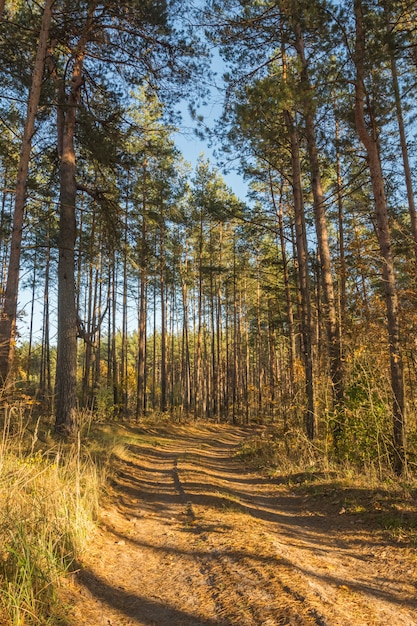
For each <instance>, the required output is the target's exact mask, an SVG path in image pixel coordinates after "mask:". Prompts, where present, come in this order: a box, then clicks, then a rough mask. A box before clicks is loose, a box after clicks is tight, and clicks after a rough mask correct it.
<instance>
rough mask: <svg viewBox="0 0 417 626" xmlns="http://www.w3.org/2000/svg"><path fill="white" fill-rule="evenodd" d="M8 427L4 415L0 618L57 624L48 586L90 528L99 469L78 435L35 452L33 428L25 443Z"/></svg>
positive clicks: (9, 622) (14, 623)
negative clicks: (68, 444)
mask: <svg viewBox="0 0 417 626" xmlns="http://www.w3.org/2000/svg"><path fill="white" fill-rule="evenodd" d="M13 428H15V425H13ZM13 428H12V425H11V423H10V420H9V419H8V418H7V416H6V419H5V422H4V428H3V434H2V439H1V443H0V501H1V502H2V506H1V509H0V623H1V624H4V626H28V625H35V624H42V625H47V624H57V623H59V610H58V608H57V606H56V589H57V587H58V585H59V580H60V577H61V576H62V575H63V574H64V573H65V571H67V570H68V568H70V567H71V564H72V563H73V562H74V561H75V560H76V559H77V557H78V556H79V555H80V553H81V551H82V550H83V548H84V547H85V544H86V541H87V540H88V538H89V536H90V534H91V531H92V529H93V527H94V519H95V518H96V516H97V511H98V506H99V495H100V491H101V488H102V485H103V482H104V472H103V469H102V468H101V469H100V467H99V466H98V465H97V464H96V463H95V462H93V460H92V459H91V457H90V456H89V455H88V454H86V452H85V450H84V449H83V447H82V446H81V443H80V440H79V439H78V441H76V442H75V443H73V444H72V445H70V446H64V445H63V444H56V445H55V446H53V447H51V446H49V447H48V448H47V449H45V450H43V449H42V448H41V447H40V445H39V441H37V434H36V435H35V433H36V432H37V427H36V426H35V429H33V428H32V429H31V433H32V434H31V437H32V441H30V437H29V440H28V429H24V428H21V430H20V432H13V434H11V433H12V430H13ZM35 437H36V441H35ZM35 444H36V445H35Z"/></svg>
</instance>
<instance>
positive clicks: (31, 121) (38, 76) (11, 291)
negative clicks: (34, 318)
mask: <svg viewBox="0 0 417 626" xmlns="http://www.w3.org/2000/svg"><path fill="white" fill-rule="evenodd" d="M53 4H54V0H46V2H45V6H44V10H43V15H42V24H41V30H40V33H39V42H38V49H37V52H36V58H35V66H34V69H33V75H32V86H31V90H30V94H29V100H28V106H27V112H26V121H25V127H24V130H23V139H22V146H21V150H20V158H19V168H18V172H17V180H16V196H15V206H14V213H13V229H12V238H11V245H10V258H9V268H8V274H7V283H6V291H5V295H4V305H3V310H2V311H1V316H0V382H1V383H3V384H6V381H7V378H8V374H9V371H10V367H11V364H12V361H13V356H14V346H15V335H16V315H17V299H18V289H19V273H20V257H21V247H22V233H23V219H24V213H25V203H26V186H27V178H28V173H29V162H30V153H31V149H32V137H33V133H34V129H35V119H36V113H37V109H38V104H39V98H40V94H41V87H42V79H43V72H44V67H45V57H46V51H47V45H48V40H49V30H50V26H51V19H52V5H53ZM3 8H4V2H2V3H0V19H1V13H2V11H3Z"/></svg>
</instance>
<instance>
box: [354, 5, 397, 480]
mask: <svg viewBox="0 0 417 626" xmlns="http://www.w3.org/2000/svg"><path fill="white" fill-rule="evenodd" d="M354 10H355V20H356V40H355V53H354V62H355V66H356V81H355V122H356V128H357V132H358V135H359V138H360V140H361V141H362V143H363V145H364V147H365V150H366V154H367V158H368V165H369V172H370V176H371V184H372V190H373V194H374V203H375V217H376V226H377V228H376V230H377V235H378V242H379V249H380V254H381V258H382V279H383V285H384V291H385V302H386V309H387V325H388V335H389V344H390V366H391V385H392V391H393V396H394V402H393V449H394V455H393V463H394V469H395V471H396V473H397V474H399V475H400V474H401V473H402V472H403V470H404V467H405V462H406V456H405V402H404V373H403V360H402V354H401V344H400V327H399V313H398V295H397V287H396V282H395V272H394V261H393V255H392V248H391V234H390V229H389V218H388V207H387V201H386V197H385V186H384V178H383V173H382V167H381V160H380V155H379V146H378V137H377V133H376V129H375V126H374V124H373V123H372V128H371V130H370V131H369V130H368V127H367V123H366V117H365V106H364V103H365V96H366V91H365V69H364V61H365V36H364V31H363V13H362V3H361V0H354ZM367 110H368V114H370V115H371V116H372V110H371V108H370V103H369V101H368V103H367ZM371 121H372V122H373V118H372V120H371Z"/></svg>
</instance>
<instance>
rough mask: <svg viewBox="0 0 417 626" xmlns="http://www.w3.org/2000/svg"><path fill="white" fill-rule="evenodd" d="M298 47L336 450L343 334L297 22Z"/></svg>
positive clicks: (340, 429)
mask: <svg viewBox="0 0 417 626" xmlns="http://www.w3.org/2000/svg"><path fill="white" fill-rule="evenodd" d="M294 31H295V36H296V41H295V47H296V50H297V53H298V56H299V59H300V62H301V67H302V70H301V74H300V82H301V85H302V87H303V92H304V94H305V103H304V117H305V131H306V139H307V147H308V154H309V161H310V171H311V186H312V191H313V199H314V219H315V226H316V234H317V241H318V246H319V254H320V264H321V265H320V267H321V280H322V285H323V296H324V301H325V323H326V328H327V336H328V351H329V360H330V376H331V381H332V393H333V405H334V409H335V424H334V428H333V438H334V445H335V448H336V450H337V449H338V446H339V441H340V439H341V437H342V435H343V431H344V419H343V415H344V413H343V396H344V392H343V369H342V355H341V349H340V336H339V328H338V315H337V310H336V301H335V295H334V287H333V276H332V268H331V257H330V246H329V235H328V228H327V219H326V212H325V201H324V194H323V189H322V184H321V174H320V164H319V158H318V151H317V143H316V133H315V127H314V117H313V112H312V110H313V103H312V93H311V84H310V79H309V76H308V68H307V60H306V57H305V50H304V39H303V35H302V32H301V26H300V23H299V22H297V23H296V24H295V28H294Z"/></svg>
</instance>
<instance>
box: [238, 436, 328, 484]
mask: <svg viewBox="0 0 417 626" xmlns="http://www.w3.org/2000/svg"><path fill="white" fill-rule="evenodd" d="M237 455H238V457H240V458H241V459H242V460H244V461H245V462H246V463H248V464H249V465H251V466H252V467H255V468H257V469H261V470H263V471H266V472H267V473H268V474H275V473H276V472H277V471H279V472H280V473H281V474H285V473H294V472H301V471H303V472H305V471H308V470H310V471H317V470H322V471H324V470H327V469H328V462H327V459H326V457H325V455H324V454H323V450H322V449H321V447H320V444H319V443H318V444H316V443H313V442H311V441H309V440H308V439H307V437H306V435H305V434H304V433H303V432H301V431H299V430H291V431H287V432H286V433H282V432H280V431H279V430H278V429H276V428H273V427H270V428H268V429H265V430H263V431H262V432H261V433H260V434H257V435H255V436H253V437H249V438H248V439H246V440H245V441H244V442H243V444H242V445H241V447H240V449H239V450H238V452H237Z"/></svg>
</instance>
